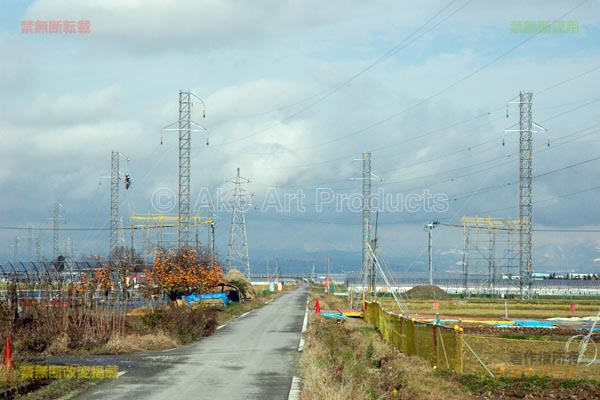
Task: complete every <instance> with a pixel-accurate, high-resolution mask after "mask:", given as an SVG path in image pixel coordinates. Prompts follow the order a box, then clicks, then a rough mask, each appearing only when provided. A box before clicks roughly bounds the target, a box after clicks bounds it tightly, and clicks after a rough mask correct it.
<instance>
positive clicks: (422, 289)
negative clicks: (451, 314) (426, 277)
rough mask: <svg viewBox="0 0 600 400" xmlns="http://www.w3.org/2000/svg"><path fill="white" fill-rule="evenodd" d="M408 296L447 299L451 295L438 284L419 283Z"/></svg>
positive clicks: (412, 297) (410, 297) (408, 292)
mask: <svg viewBox="0 0 600 400" xmlns="http://www.w3.org/2000/svg"><path fill="white" fill-rule="evenodd" d="M405 294H406V297H408V298H409V299H435V300H445V299H449V298H450V295H449V294H448V293H446V291H444V290H442V289H440V288H439V287H437V286H431V285H419V286H415V287H414V288H412V289H410V290H409V291H407V292H406V293H405Z"/></svg>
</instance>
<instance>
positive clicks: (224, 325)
mask: <svg viewBox="0 0 600 400" xmlns="http://www.w3.org/2000/svg"><path fill="white" fill-rule="evenodd" d="M226 326H227V324H223V325H219V326H217V330H219V329H221V328H225V327H226Z"/></svg>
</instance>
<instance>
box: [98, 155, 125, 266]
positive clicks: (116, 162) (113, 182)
mask: <svg viewBox="0 0 600 400" xmlns="http://www.w3.org/2000/svg"><path fill="white" fill-rule="evenodd" d="M121 157H123V158H125V160H126V161H127V162H129V158H127V156H125V155H124V154H123V153H120V152H118V151H113V152H112V153H111V157H110V251H109V256H108V259H109V260H110V261H113V260H115V258H117V257H118V255H119V252H118V248H119V221H120V215H119V186H120V184H121V179H122V178H123V177H124V176H125V174H123V173H122V172H121ZM102 178H106V177H101V178H100V180H102Z"/></svg>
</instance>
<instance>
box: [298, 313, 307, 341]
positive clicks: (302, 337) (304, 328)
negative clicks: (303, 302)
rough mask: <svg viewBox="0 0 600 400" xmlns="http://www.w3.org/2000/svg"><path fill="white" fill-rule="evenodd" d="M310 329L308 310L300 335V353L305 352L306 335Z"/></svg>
mask: <svg viewBox="0 0 600 400" xmlns="http://www.w3.org/2000/svg"><path fill="white" fill-rule="evenodd" d="M307 327H308V308H307V309H306V311H305V312H304V322H303V323H302V333H301V334H300V344H298V351H302V350H304V334H305V333H306V329H307Z"/></svg>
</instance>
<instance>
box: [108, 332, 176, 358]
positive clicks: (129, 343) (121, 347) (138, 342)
mask: <svg viewBox="0 0 600 400" xmlns="http://www.w3.org/2000/svg"><path fill="white" fill-rule="evenodd" d="M176 347H179V344H178V343H177V341H176V340H175V339H173V338H172V337H171V336H169V335H167V334H166V333H164V332H161V331H159V332H156V333H151V334H146V335H138V334H132V335H126V336H115V337H112V338H110V340H109V341H108V342H107V343H106V344H105V345H104V346H103V350H104V352H106V353H110V354H124V353H134V352H140V351H156V350H166V349H172V348H176Z"/></svg>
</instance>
